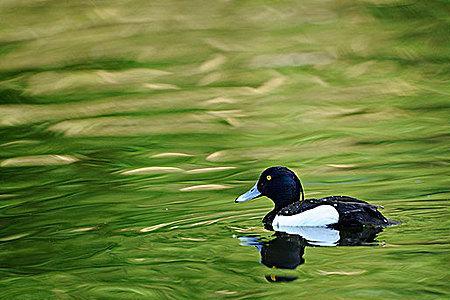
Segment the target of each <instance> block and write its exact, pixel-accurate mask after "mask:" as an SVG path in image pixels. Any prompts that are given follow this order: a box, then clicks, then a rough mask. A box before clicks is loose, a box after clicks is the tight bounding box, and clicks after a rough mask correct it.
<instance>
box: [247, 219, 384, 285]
mask: <svg viewBox="0 0 450 300" xmlns="http://www.w3.org/2000/svg"><path fill="white" fill-rule="evenodd" d="M382 230H383V229H382V228H374V227H365V228H361V229H347V230H336V229H332V228H326V227H292V228H289V229H288V228H284V232H281V231H275V233H274V234H273V235H272V236H271V237H270V239H269V240H265V239H262V238H261V237H255V236H241V237H239V240H240V245H242V246H253V247H256V248H257V249H258V251H259V253H260V255H261V263H262V264H263V265H265V266H266V267H268V268H274V269H287V270H294V269H296V268H297V267H298V266H300V265H301V264H303V263H305V259H304V258H303V256H304V254H305V248H306V247H307V246H309V247H314V246H322V247H333V246H364V245H366V246H369V245H374V244H376V240H375V239H376V237H377V235H378V233H380V232H381V231H382ZM297 278H298V277H297V276H295V275H280V274H268V275H266V279H267V281H269V282H288V281H294V280H296V279H297Z"/></svg>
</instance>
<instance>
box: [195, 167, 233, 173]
mask: <svg viewBox="0 0 450 300" xmlns="http://www.w3.org/2000/svg"><path fill="white" fill-rule="evenodd" d="M232 169H236V167H212V168H200V169H192V170H189V171H186V173H188V174H199V173H208V172H218V171H225V170H232Z"/></svg>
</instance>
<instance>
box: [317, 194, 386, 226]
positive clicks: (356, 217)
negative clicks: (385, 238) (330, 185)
mask: <svg viewBox="0 0 450 300" xmlns="http://www.w3.org/2000/svg"><path fill="white" fill-rule="evenodd" d="M315 203H322V204H328V205H332V206H333V207H334V208H335V209H336V210H337V211H338V213H339V224H338V227H339V226H344V227H348V226H376V227H380V226H387V225H391V224H392V222H391V221H390V220H388V219H387V218H385V217H384V216H383V215H382V214H381V212H379V210H378V209H379V208H383V207H382V206H380V205H374V204H370V203H367V202H366V201H363V200H359V199H356V198H353V197H348V196H330V197H325V198H322V199H317V201H315Z"/></svg>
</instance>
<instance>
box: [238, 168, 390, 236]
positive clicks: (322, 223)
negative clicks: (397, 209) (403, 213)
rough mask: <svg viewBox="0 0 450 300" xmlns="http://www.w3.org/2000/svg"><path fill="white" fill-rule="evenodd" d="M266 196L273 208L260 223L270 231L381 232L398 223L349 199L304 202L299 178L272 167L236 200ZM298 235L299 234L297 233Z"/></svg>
mask: <svg viewBox="0 0 450 300" xmlns="http://www.w3.org/2000/svg"><path fill="white" fill-rule="evenodd" d="M262 196H265V197H267V198H269V199H270V200H272V202H273V203H274V208H273V209H272V211H270V212H269V213H268V214H266V215H265V217H264V218H263V220H262V222H263V224H264V227H265V228H266V229H269V230H275V231H281V232H288V233H289V232H295V231H296V230H295V229H294V230H293V228H296V227H329V228H334V229H361V228H364V227H373V228H384V227H387V226H390V225H394V224H397V222H395V221H393V220H390V219H388V218H386V217H384V216H383V215H382V214H381V212H380V211H379V209H381V208H383V207H382V206H380V205H374V204H370V203H368V202H366V201H363V200H359V199H357V198H353V197H349V196H328V197H325V198H320V199H315V198H310V199H305V193H304V189H303V186H302V184H301V182H300V179H299V178H298V176H297V175H296V174H295V173H294V172H293V171H292V170H290V169H289V168H287V167H284V166H275V167H269V168H267V169H265V170H264V171H263V172H262V173H261V175H260V176H259V179H258V181H257V182H256V183H255V185H254V186H253V187H252V188H251V189H250V190H249V191H247V192H246V193H244V194H242V195H240V196H239V197H237V198H236V199H235V202H236V203H243V202H247V201H250V200H253V199H256V198H259V197H262ZM297 231H298V230H297Z"/></svg>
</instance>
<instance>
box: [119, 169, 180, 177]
mask: <svg viewBox="0 0 450 300" xmlns="http://www.w3.org/2000/svg"><path fill="white" fill-rule="evenodd" d="M183 171H184V170H183V169H180V168H175V167H145V168H139V169H133V170H128V171H124V172H122V174H123V175H140V174H155V173H178V172H183Z"/></svg>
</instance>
